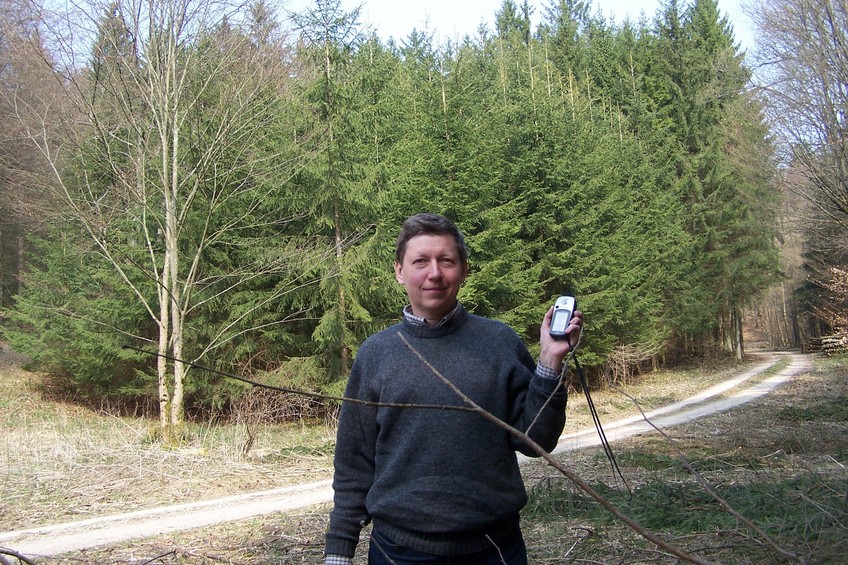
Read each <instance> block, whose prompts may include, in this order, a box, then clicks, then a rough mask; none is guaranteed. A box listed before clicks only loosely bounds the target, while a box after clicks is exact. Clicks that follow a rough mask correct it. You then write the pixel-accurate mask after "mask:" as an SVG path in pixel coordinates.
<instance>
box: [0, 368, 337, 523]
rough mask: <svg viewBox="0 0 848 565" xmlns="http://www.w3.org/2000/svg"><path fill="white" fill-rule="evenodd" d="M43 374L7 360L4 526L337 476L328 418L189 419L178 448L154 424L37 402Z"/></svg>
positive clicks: (0, 479) (0, 444)
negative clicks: (251, 430)
mask: <svg viewBox="0 0 848 565" xmlns="http://www.w3.org/2000/svg"><path fill="white" fill-rule="evenodd" d="M38 379H39V375H37V374H32V373H28V372H26V371H24V370H23V369H21V368H20V366H19V365H18V364H17V363H14V362H11V361H10V360H9V359H8V357H7V358H6V362H5V363H2V364H0V432H2V433H0V451H1V452H2V453H3V454H4V455H5V456H4V458H3V468H2V474H0V493H2V496H1V497H0V498H2V502H0V524H2V525H3V529H4V530H16V529H24V528H31V527H35V526H39V525H46V524H53V523H60V522H64V521H72V520H81V519H86V518H91V517H94V516H101V515H106V514H111V513H119V512H130V511H133V510H140V509H144V508H150V507H155V506H162V505H168V504H176V503H184V502H193V501H198V500H207V499H212V498H217V497H221V496H228V495H233V494H240V493H244V492H250V491H257V490H265V489H272V488H278V487H281V486H285V485H292V484H298V483H304V482H311V481H314V480H318V479H325V478H329V477H330V476H331V473H330V466H331V462H332V461H331V460H332V449H333V442H334V437H333V433H332V431H331V430H329V429H328V428H327V427H326V426H323V425H321V424H312V425H309V424H303V425H267V426H262V427H260V428H259V430H258V432H257V434H256V441H255V443H254V445H253V447H252V449H251V450H250V451H249V452H248V454H247V456H243V455H242V451H243V447H244V444H245V442H246V441H247V438H248V433H247V430H246V428H245V426H241V425H232V426H217V425H206V426H203V425H192V426H189V429H188V441H187V443H186V444H185V446H184V447H182V448H181V449H177V450H169V449H165V448H163V446H162V445H161V444H160V443H158V441H157V440H156V439H155V438H156V436H157V434H156V426H157V422H155V421H150V420H143V419H136V418H123V417H121V418H119V417H115V416H110V415H108V414H104V413H96V412H93V411H91V410H89V409H86V408H81V407H79V406H75V405H72V404H64V403H56V402H46V401H43V400H40V399H39V396H38V393H37V390H38V387H37V385H38Z"/></svg>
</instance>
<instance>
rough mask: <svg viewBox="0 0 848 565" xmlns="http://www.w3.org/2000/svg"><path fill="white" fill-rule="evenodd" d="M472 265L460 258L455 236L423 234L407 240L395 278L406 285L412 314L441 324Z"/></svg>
mask: <svg viewBox="0 0 848 565" xmlns="http://www.w3.org/2000/svg"><path fill="white" fill-rule="evenodd" d="M467 274H468V265H467V264H466V263H465V262H463V261H462V259H460V256H459V250H458V249H457V247H456V241H455V240H454V238H453V236H451V235H448V234H421V235H416V236H415V237H413V238H412V239H410V240H409V241H407V242H406V252H405V253H404V255H403V263H402V264H401V263H397V262H395V278H396V279H397V281H398V282H399V283H400V284H402V285H403V286H404V287H405V288H406V294H407V295H408V296H409V302H410V304H411V305H412V313H413V314H415V315H416V316H419V317H422V318H425V319H426V320H427V322H428V323H429V324H431V325H433V324H437V323H438V322H439V321H440V320H441V319H442V318H444V317H445V316H446V315H447V314H449V313H450V311H451V310H453V308H454V306H456V294H457V293H458V292H459V286H460V285H461V284H462V283H463V281H465V276H466V275H467Z"/></svg>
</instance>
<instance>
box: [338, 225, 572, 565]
mask: <svg viewBox="0 0 848 565" xmlns="http://www.w3.org/2000/svg"><path fill="white" fill-rule="evenodd" d="M394 268H395V278H396V279H397V281H398V283H400V284H402V285H403V286H404V288H405V289H406V293H407V295H408V297H409V302H410V303H409V305H408V306H407V307H406V308H405V309H404V312H403V319H402V320H401V322H400V323H398V324H395V325H394V326H392V327H390V328H388V329H386V330H384V331H382V332H379V333H377V334H375V335H373V336H371V337H369V338H368V339H367V340H366V341H365V342H364V343H363V344H362V347H361V348H360V349H359V352H358V353H357V356H356V360H355V361H354V364H353V368H352V370H351V374H350V379H349V382H348V387H347V391H346V393H345V396H346V397H348V398H352V399H356V400H357V401H359V402H345V403H344V404H343V406H342V409H341V414H340V419H339V428H338V434H337V441H336V453H335V462H334V465H335V476H334V479H333V488H334V490H335V498H334V502H335V506H334V508H333V511H332V512H331V514H330V525H329V529H328V532H327V538H326V545H325V554H326V561H325V565H335V564H345V563H352V558H353V555H354V552H355V549H356V545H357V543H358V541H359V534H360V531H361V529H362V528H363V527H364V526H365V525H366V524H368V523H369V522H370V521H372V520H373V522H374V525H373V529H372V534H371V543H370V546H369V552H368V559H369V563H371V564H377V565H379V564H383V563H395V564H403V563H432V564H439V563H440V564H447V563H462V564H464V565H472V564H480V565H482V564H489V563H491V564H495V563H497V564H502V563H507V564H509V565H518V564H524V563H526V562H527V552H526V548H525V545H524V540H523V538H522V535H521V530H520V527H519V511H520V510H521V508H522V507H523V506H524V504H525V503H526V502H527V493H526V491H525V489H524V483H523V481H522V478H521V474H520V472H519V468H518V462H517V458H516V455H515V451H516V450H518V451H521V452H522V453H525V454H527V455H530V456H534V455H537V453H535V452H534V451H532V450H531V449H530V447H529V446H528V445H527V444H526V443H525V442H524V441H522V440H520V439H517V438H516V437H515V436H513V435H511V434H510V433H508V432H507V431H506V430H504V429H502V428H501V427H499V426H497V425H496V424H494V423H493V422H490V421H488V420H487V419H485V418H483V417H482V416H481V415H480V414H476V413H473V412H471V411H469V410H467V408H468V405H467V404H464V403H463V401H462V400H461V399H460V398H459V397H458V396H457V394H456V392H455V391H454V390H452V389H451V388H450V387H449V386H448V385H447V384H446V383H444V382H443V381H442V380H441V378H440V377H439V375H442V376H443V377H444V378H446V379H447V380H449V381H450V382H451V383H452V384H453V385H454V386H455V387H457V388H458V389H459V390H461V391H462V393H463V394H465V395H467V396H468V397H470V399H471V400H473V401H474V402H475V403H476V404H478V405H480V406H481V407H483V408H484V409H485V410H487V411H488V412H489V413H491V414H492V415H494V416H495V417H497V418H499V419H500V420H502V421H504V422H507V423H508V424H510V425H511V426H513V427H515V428H516V429H518V430H521V431H527V434H528V435H529V437H530V438H531V439H532V440H533V441H535V442H536V443H538V444H539V445H540V446H542V447H543V448H544V449H546V450H551V449H553V448H554V447H555V446H556V444H557V440H558V438H559V436H560V434H561V433H562V429H563V426H564V425H565V404H566V399H567V398H566V391H565V388H564V387H563V386H560V371H561V367H562V362H563V359H564V358H565V356H566V355H567V354H568V352H569V351H570V350H571V349H572V348H573V347H575V346H576V344H577V340H578V338H579V333H580V328H581V326H582V323H583V321H582V318H583V317H582V314H581V313H580V312H575V314H574V318H573V319H572V321H571V323H570V325H569V328H568V339H567V340H559V341H558V340H554V339H552V338H551V337H550V334H549V330H550V323H551V315H552V312H553V308H551V309H550V310H549V311H548V312H547V314H545V317H544V320H543V321H542V326H541V338H540V344H541V353H540V356H539V363H538V365H537V364H535V363H534V362H533V359H532V357H531V356H530V354H529V352H528V351H527V348H526V347H525V346H524V344H523V343H522V342H521V340H520V339H519V337H518V335H517V334H516V333H515V332H514V331H513V330H512V329H510V328H509V327H508V326H506V325H505V324H503V323H501V322H498V321H495V320H490V319H487V318H482V317H479V316H475V315H473V314H470V313H469V312H467V311H466V310H465V308H463V306H462V304H460V303H459V301H458V300H457V298H456V296H457V293H458V292H459V288H460V286H461V285H462V283H463V282H464V281H465V278H466V276H467V275H468V251H467V249H466V247H465V239H464V237H463V235H462V233H461V232H460V231H459V230H458V229H457V227H456V226H455V225H454V224H453V223H452V222H451V221H450V220H448V219H446V218H444V217H442V216H438V215H435V214H418V215H415V216H412V217H410V218H408V219H407V220H406V222H405V223H404V225H403V229H402V230H401V232H400V235H399V236H398V240H397V245H396V249H395V266H394ZM422 358H423V359H424V360H426V362H427V363H425V362H424V361H422ZM428 363H429V364H430V365H431V367H428V365H427V364H428ZM437 373H438V374H437ZM409 405H417V407H410V406H409ZM422 405H424V406H422ZM434 406H444V407H447V408H443V409H437V408H433V407H434Z"/></svg>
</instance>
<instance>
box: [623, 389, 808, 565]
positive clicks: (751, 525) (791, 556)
mask: <svg viewBox="0 0 848 565" xmlns="http://www.w3.org/2000/svg"><path fill="white" fill-rule="evenodd" d="M621 394H623V395H624V396H626V397H627V398H628V399H630V401H631V402H633V404H635V405H636V408H638V409H639V413H640V414H642V418H643V419H644V420H645V422H647V424H648V425H649V426H651V427H652V428H654V429H655V430H656V431H657V432H658V433H659V434H660V435H661V436H662V437H663V438H664V439H665V440H666V441H667V442H668V443H669V444H671V446H672V447H673V448H674V450H675V451H676V452H677V457H678V458H679V459H680V461H681V463H683V466H684V467H685V468H686V470H687V471H689V472H690V473H692V476H693V477H695V480H696V481H698V484H699V485H701V488H703V489H704V491H705V492H706V493H707V494H709V495H710V496H711V497H712V498H713V499H714V500H715V501H716V502H718V503H719V505H721V507H722V508H723V509H724V510H725V511H726V512H727V513H729V514H730V515H731V516H733V517H734V518H736V519H737V520H739V521H740V522H742V523H743V524H745V525H746V526H747V527H748V528H750V529H751V530H753V531H754V532H756V534H757V535H758V536H760V537H761V538H762V539H763V541H765V542H766V544H768V546H769V547H771V548H772V549H773V550H774V551H775V552H776V553H778V554H779V555H780V556H782V557H785V558H787V559H791V560H792V561H795V562H797V563H805V562H806V561H805V560H804V559H803V558H802V557H801V556H800V555H798V554H797V553H794V552H792V551H789V550H787V549H783V548H782V547H780V546H779V545H778V544H777V542H775V541H774V540H773V539H772V538H771V537H770V536H769V535H768V534H767V533H766V532H765V530H763V529H761V528H760V527H759V526H757V525H756V524H755V523H753V522H752V521H751V520H749V519H748V518H746V517H745V516H743V515H742V514H740V513H739V512H738V511H737V510H736V509H734V508H733V507H732V506H731V505H730V504H729V503H728V502H727V501H726V500H725V499H724V498H722V497H721V496H720V495H719V494H718V493H717V492H715V491H714V490H713V489H712V488H711V487H710V485H709V484H708V483H707V480H706V479H705V478H704V477H703V475H701V474H700V473H699V472H698V471H697V470H696V469H695V468H694V467H693V466H692V464H691V463H689V460H688V459H686V454H685V453H683V450H682V449H680V447H679V446H678V445H677V442H676V441H674V439H673V438H671V437H670V436H669V435H668V434H667V433H665V432H664V431H663V430H661V429H660V428H659V427H658V426H656V425H655V424H654V423H653V422H651V420H650V419H649V418H648V416H647V415H646V414H645V412H644V411H643V410H642V406H641V405H640V404H639V401H638V400H636V399H635V398H633V397H632V396H630V395H629V394H627V393H626V392H624V391H621Z"/></svg>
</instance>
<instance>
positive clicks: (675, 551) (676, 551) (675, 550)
mask: <svg viewBox="0 0 848 565" xmlns="http://www.w3.org/2000/svg"><path fill="white" fill-rule="evenodd" d="M398 336H399V337H400V339H401V340H402V341H403V343H404V345H406V347H408V348H409V350H410V351H412V353H414V354H415V355H416V356H417V357H418V358H419V359H420V360H421V362H422V363H424V365H426V366H427V368H428V369H430V371H432V372H433V374H434V375H436V377H438V378H439V380H441V381H442V382H443V383H444V384H446V385H447V386H448V387H450V389H451V390H453V391H454V393H455V394H456V395H457V396H459V398H461V399H462V401H463V402H464V403H465V404H467V405H468V406H470V407H471V408H472V410H473V411H474V412H476V413H477V414H480V415H481V416H482V417H484V418H486V419H487V420H489V421H490V422H492V423H493V424H495V425H496V426H498V427H500V428H502V429H504V430H506V431H507V432H509V433H510V434H512V435H513V436H515V437H517V438H520V439H521V440H523V441H524V442H525V443H526V444H527V445H528V446H530V448H531V449H532V450H533V451H534V452H535V453H536V454H537V455H538V456H539V457H542V458H543V459H544V460H545V461H547V462H548V463H549V464H550V465H551V466H553V467H554V468H555V469H557V470H558V471H559V472H560V473H562V474H563V475H564V476H565V477H566V478H568V479H569V480H570V481H572V482H573V483H574V484H576V485H577V486H578V487H580V489H581V490H583V492H585V493H586V494H588V495H589V496H591V497H592V498H594V499H595V500H596V501H597V502H598V503H599V504H600V505H601V506H603V507H604V508H605V509H606V510H607V511H609V512H610V513H611V514H613V515H614V516H615V517H616V518H618V519H619V520H621V521H622V522H624V523H625V524H627V526H629V527H630V528H631V529H632V530H634V531H635V532H637V533H638V534H639V535H641V536H642V537H643V538H645V539H647V540H648V541H650V542H652V543H654V544H656V545H657V546H659V547H661V548H663V549H664V550H666V551H667V552H669V553H671V554H672V555H675V556H677V557H679V558H680V559H683V560H684V561H688V562H689V563H695V564H697V565H715V564H714V563H712V562H711V561H704V560H703V559H701V558H699V557H697V556H694V555H690V554H689V553H687V552H685V551H684V550H682V549H680V548H679V547H677V546H674V545H671V544H670V543H668V542H666V541H665V540H663V539H661V538H659V537H657V536H655V535H654V534H653V533H652V532H650V531H648V530H646V529H645V528H644V527H642V526H641V525H640V524H639V523H637V522H636V521H634V520H633V519H632V518H630V517H629V516H627V515H626V514H624V512H622V511H621V510H619V509H618V508H617V507H616V506H615V505H614V504H613V503H611V502H610V501H609V500H607V499H606V498H604V497H603V496H602V495H601V494H600V493H598V492H597V491H595V489H593V488H592V487H591V486H590V485H589V484H588V483H587V482H586V481H584V480H583V479H581V478H580V477H578V476H577V475H576V474H575V473H573V472H572V471H571V470H569V469H568V468H566V467H565V466H564V465H563V464H562V463H561V462H560V461H558V460H557V459H556V458H555V457H553V456H552V455H551V454H550V453H548V452H547V451H545V450H544V449H542V446H540V445H539V444H538V443H536V442H535V441H533V440H532V439H531V438H530V437H529V436H528V435H527V434H525V433H523V432H520V431H518V430H517V429H515V428H514V427H512V426H510V425H509V424H507V423H506V422H504V421H503V420H500V419H499V418H496V417H495V416H493V415H492V414H491V413H489V412H488V411H487V410H485V409H483V408H482V407H481V406H480V405H479V404H477V403H476V402H474V401H473V400H471V398H469V397H468V396H467V395H466V394H465V393H464V392H462V391H461V390H460V389H459V388H457V387H456V385H454V384H453V383H452V382H451V381H450V380H448V379H447V378H445V376H444V375H442V374H441V373H440V372H439V371H438V369H436V368H435V367H433V365H431V364H430V362H429V361H427V359H425V358H424V356H423V355H421V353H419V352H418V350H417V349H415V347H413V346H412V344H411V343H409V341H408V340H407V339H406V338H405V337H404V336H403V334H401V333H400V332H398Z"/></svg>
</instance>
